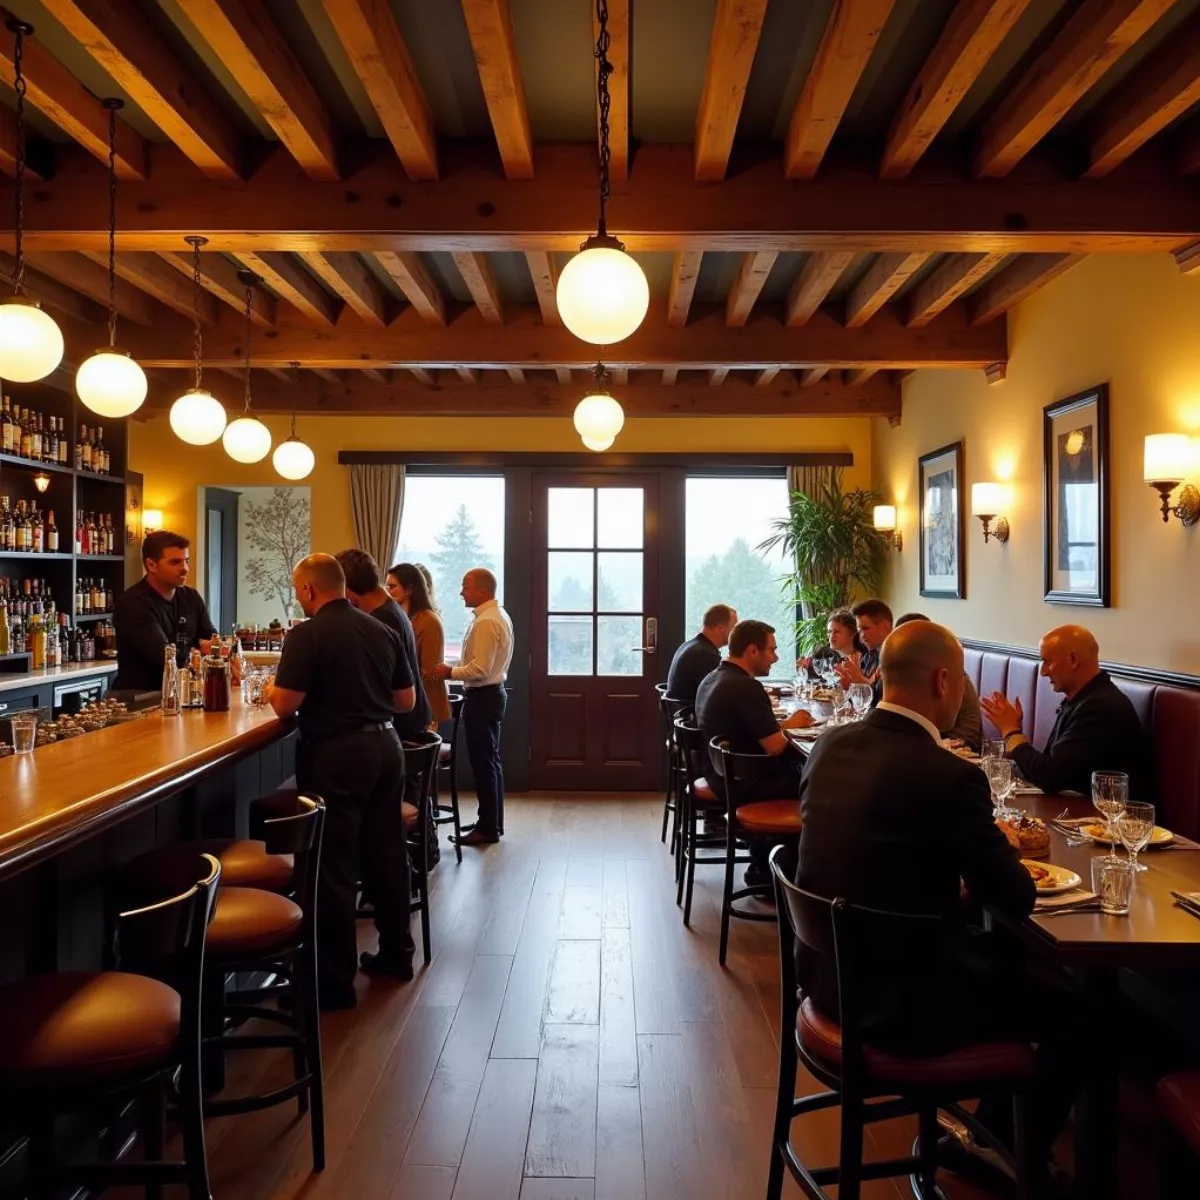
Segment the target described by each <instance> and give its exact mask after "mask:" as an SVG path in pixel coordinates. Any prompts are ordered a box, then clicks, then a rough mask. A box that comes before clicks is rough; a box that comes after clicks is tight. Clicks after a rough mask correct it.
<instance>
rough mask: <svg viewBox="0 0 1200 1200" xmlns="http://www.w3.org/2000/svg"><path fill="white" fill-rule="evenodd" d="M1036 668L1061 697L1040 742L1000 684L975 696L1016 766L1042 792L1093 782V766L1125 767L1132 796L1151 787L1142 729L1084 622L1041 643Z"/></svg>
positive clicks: (1087, 790) (1086, 790)
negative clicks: (1030, 735)
mask: <svg viewBox="0 0 1200 1200" xmlns="http://www.w3.org/2000/svg"><path fill="white" fill-rule="evenodd" d="M1038 655H1039V656H1040V658H1041V660H1042V665H1041V674H1042V675H1045V676H1046V678H1047V679H1049V680H1050V686H1051V687H1052V688H1053V689H1054V690H1055V691H1056V692H1059V693H1061V694H1062V695H1063V696H1065V697H1066V699H1065V700H1064V701H1063V702H1062V704H1060V705H1059V708H1058V715H1057V716H1056V717H1055V719H1054V728H1053V729H1051V731H1050V736H1049V737H1048V738H1047V739H1046V745H1045V747H1044V748H1043V749H1042V750H1036V749H1034V746H1033V743H1032V742H1030V740H1029V739H1028V738H1027V737H1026V736H1025V734H1024V733H1023V732H1022V720H1023V718H1024V713H1023V712H1022V710H1021V702H1020V700H1017V701H1016V702H1015V703H1012V702H1010V701H1009V700H1008V699H1007V698H1006V697H1005V696H1004V695H1002V694H1001V693H1000V692H993V693H992V694H991V695H990V696H986V697H984V698H983V699H981V700H980V706H981V707H982V708H983V711H984V712H985V713H987V715H988V716H989V717H990V718H991V720H992V723H993V724H994V725H995V726H996V728H997V729H999V730H1000V734H1001V736H1002V737H1003V738H1004V748H1005V749H1006V750H1007V751H1008V755H1009V757H1010V758H1011V759H1012V760H1013V762H1014V763H1016V764H1017V768H1018V769H1019V770H1020V772H1021V774H1022V775H1024V776H1025V778H1026V779H1028V780H1029V782H1030V783H1032V784H1033V785H1034V786H1035V787H1040V788H1041V789H1042V791H1044V792H1066V791H1071V792H1081V793H1083V795H1085V796H1087V795H1090V794H1091V790H1092V772H1093V771H1124V772H1126V774H1128V776H1129V790H1130V795H1131V796H1132V797H1133V798H1134V799H1137V798H1139V797H1140V796H1143V795H1147V794H1148V793H1149V791H1150V789H1151V787H1152V775H1153V770H1152V764H1151V759H1150V754H1149V752H1148V748H1147V745H1146V731H1145V730H1144V729H1143V728H1142V723H1141V722H1140V721H1139V720H1138V718H1137V713H1136V712H1135V711H1134V707H1133V704H1132V703H1131V702H1130V700H1129V697H1128V696H1126V695H1125V693H1124V692H1122V691H1121V689H1120V688H1118V687H1117V685H1116V684H1115V683H1113V681H1112V679H1111V678H1110V677H1109V675H1108V672H1107V671H1102V670H1101V669H1100V647H1099V645H1098V644H1097V642H1096V639H1095V637H1093V635H1092V634H1091V632H1090V631H1089V630H1087V629H1085V628H1084V627H1083V626H1082V625H1060V626H1059V627H1058V628H1057V629H1052V630H1050V632H1049V633H1048V634H1046V636H1045V637H1044V638H1042V640H1041V642H1040V643H1039V645H1038Z"/></svg>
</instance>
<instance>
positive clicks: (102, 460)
mask: <svg viewBox="0 0 1200 1200" xmlns="http://www.w3.org/2000/svg"><path fill="white" fill-rule="evenodd" d="M92 464H93V466H92V469H93V470H94V471H99V472H100V474H101V475H107V474H108V451H107V450H105V448H104V426H103V425H100V426H97V428H96V444H95V446H93V447H92Z"/></svg>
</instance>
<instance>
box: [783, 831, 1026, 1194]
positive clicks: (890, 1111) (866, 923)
mask: <svg viewBox="0 0 1200 1200" xmlns="http://www.w3.org/2000/svg"><path fill="white" fill-rule="evenodd" d="M795 863H796V856H795V852H794V850H793V849H792V848H791V847H788V846H779V847H777V848H776V849H775V850H774V851H773V852H772V854H771V872H772V875H773V877H774V883H775V895H776V903H777V904H778V906H779V909H780V911H781V912H782V913H783V914H784V917H783V918H781V921H780V926H779V933H780V937H779V966H780V975H781V980H782V985H783V1009H782V1018H781V1028H780V1038H779V1084H778V1092H777V1097H776V1104H775V1128H774V1135H773V1138H772V1144H771V1167H770V1173H769V1175H768V1182H767V1200H779V1197H780V1196H781V1195H782V1192H783V1173H784V1171H785V1170H787V1171H789V1172H790V1173H791V1175H792V1178H793V1179H795V1181H796V1182H797V1183H798V1184H799V1185H800V1187H801V1189H802V1190H803V1191H804V1194H805V1195H806V1196H808V1197H810V1198H811V1200H830V1198H829V1195H828V1193H827V1192H826V1191H825V1190H824V1188H823V1186H822V1185H825V1184H836V1185H837V1195H838V1200H858V1197H859V1194H860V1191H861V1187H862V1183H863V1181H864V1180H870V1179H888V1178H895V1177H897V1176H904V1175H907V1176H909V1182H910V1185H911V1187H912V1190H913V1194H914V1195H915V1196H917V1197H918V1200H921V1198H922V1197H924V1198H925V1200H933V1198H934V1197H938V1196H940V1195H941V1192H940V1191H938V1190H937V1183H936V1180H935V1175H936V1172H937V1142H938V1136H939V1134H940V1132H941V1131H940V1127H939V1125H938V1120H937V1114H938V1109H939V1108H941V1109H946V1110H947V1111H948V1112H950V1113H952V1114H953V1115H954V1116H955V1117H956V1118H957V1119H958V1120H959V1121H961V1122H962V1123H963V1124H964V1125H966V1126H967V1128H969V1129H970V1130H971V1132H972V1133H973V1134H974V1136H975V1137H976V1139H977V1140H979V1141H981V1142H983V1143H984V1144H986V1145H987V1146H988V1147H990V1148H991V1149H992V1150H995V1151H996V1152H997V1153H998V1154H999V1155H1000V1156H1001V1158H1002V1159H1003V1160H1004V1161H1005V1162H1006V1163H1007V1164H1008V1166H1009V1167H1010V1168H1011V1169H1012V1170H1013V1172H1014V1174H1015V1175H1016V1181H1017V1195H1018V1196H1020V1197H1024V1196H1027V1195H1028V1194H1029V1193H1028V1189H1029V1185H1030V1181H1031V1180H1032V1179H1033V1178H1034V1177H1035V1175H1036V1171H1037V1169H1038V1168H1037V1164H1035V1163H1033V1162H1031V1161H1030V1158H1029V1154H1028V1152H1027V1145H1026V1138H1025V1126H1026V1107H1027V1102H1028V1096H1029V1092H1030V1089H1031V1087H1032V1085H1033V1073H1034V1054H1033V1049H1032V1047H1031V1046H1029V1045H1028V1044H1027V1043H1025V1042H1007V1041H1006V1042H986V1043H982V1044H979V1045H972V1046H964V1047H962V1048H961V1049H959V1050H955V1051H953V1052H951V1053H949V1054H941V1055H936V1056H931V1057H927V1058H907V1057H901V1056H899V1055H895V1054H888V1053H886V1052H884V1051H881V1050H877V1049H875V1048H874V1047H872V1046H870V1045H868V1044H867V1043H866V1042H864V1040H863V1038H862V1035H861V1033H860V1028H861V1012H862V1001H863V1000H864V999H865V997H864V996H862V995H861V994H860V991H859V989H858V987H856V982H857V981H858V980H859V979H860V978H861V976H862V968H863V964H864V963H865V962H867V961H868V960H869V961H870V963H871V967H872V970H873V971H880V970H881V969H883V970H886V966H887V964H886V963H884V964H882V966H881V963H880V956H881V949H880V948H881V947H882V948H883V950H882V954H883V955H884V956H885V957H886V958H887V959H894V960H895V967H896V970H897V971H912V970H913V969H914V965H916V969H919V964H920V963H922V962H925V961H929V962H935V961H936V960H937V958H938V957H940V954H941V948H942V922H941V919H940V918H938V917H931V916H913V915H911V914H908V913H893V912H883V911H879V910H876V909H869V908H862V907H860V906H858V905H854V904H848V903H847V902H846V901H845V900H841V899H835V900H827V899H825V898H823V897H821V896H814V895H813V894H812V893H811V892H806V891H803V890H802V889H800V888H798V887H797V886H796V885H795V884H794V883H792V882H791V878H790V877H791V875H792V874H793V873H794V871H795ZM797 942H799V945H800V949H801V953H804V954H812V955H821V956H823V957H826V958H828V960H829V961H830V962H831V963H834V964H835V970H836V974H837V984H838V999H839V1019H838V1020H837V1021H834V1020H833V1019H831V1018H830V1017H827V1016H825V1014H824V1013H822V1012H821V1011H820V1010H819V1009H818V1008H817V1007H816V1006H815V1005H814V1004H813V1002H812V1000H811V999H807V998H805V999H804V1000H803V1001H801V999H800V997H799V994H798V992H797V978H796V955H795V949H796V944H797ZM868 947H870V949H869V950H868V949H867V948H868ZM798 1061H799V1062H800V1063H803V1065H804V1066H805V1068H806V1069H807V1070H808V1071H809V1072H810V1073H811V1074H812V1075H814V1076H815V1077H816V1078H817V1079H818V1080H820V1081H821V1082H822V1083H824V1084H825V1085H826V1086H827V1087H828V1088H830V1090H829V1091H826V1092H818V1093H815V1094H813V1095H810V1096H799V1097H798V1096H796V1095H795V1090H796V1066H797V1062H798ZM994 1094H999V1095H1005V1096H1008V1095H1011V1096H1012V1098H1013V1117H1014V1127H1015V1130H1016V1139H1015V1142H1016V1144H1015V1147H1014V1151H1013V1152H1010V1151H1009V1150H1008V1149H1007V1148H1006V1147H1005V1146H1004V1145H1003V1144H1001V1143H1000V1142H998V1141H997V1140H996V1139H995V1138H994V1137H992V1135H991V1133H990V1132H989V1131H988V1130H987V1129H986V1128H985V1127H984V1126H983V1125H981V1124H980V1123H979V1122H978V1121H977V1120H976V1119H975V1117H974V1116H973V1114H971V1113H969V1112H967V1110H966V1109H964V1108H963V1107H962V1106H961V1101H964V1100H974V1099H978V1098H981V1097H983V1096H991V1095H994ZM835 1107H840V1109H841V1142H840V1146H839V1155H838V1165H837V1166H830V1167H809V1166H807V1165H805V1164H804V1163H803V1162H802V1161H801V1159H800V1155H799V1154H798V1153H797V1151H796V1149H795V1147H794V1146H793V1145H792V1142H791V1125H792V1121H794V1120H795V1119H796V1118H797V1117H801V1116H805V1115H807V1114H809V1113H814V1112H818V1111H820V1110H822V1109H826V1108H835ZM913 1114H915V1115H916V1116H917V1121H918V1129H919V1134H918V1139H917V1146H916V1148H915V1149H916V1153H914V1154H913V1155H912V1156H910V1157H908V1158H897V1159H890V1160H888V1161H886V1162H871V1163H864V1162H863V1131H864V1129H865V1127H866V1126H867V1125H869V1124H872V1123H873V1122H876V1121H887V1120H892V1119H893V1118H895V1117H903V1116H911V1115H913Z"/></svg>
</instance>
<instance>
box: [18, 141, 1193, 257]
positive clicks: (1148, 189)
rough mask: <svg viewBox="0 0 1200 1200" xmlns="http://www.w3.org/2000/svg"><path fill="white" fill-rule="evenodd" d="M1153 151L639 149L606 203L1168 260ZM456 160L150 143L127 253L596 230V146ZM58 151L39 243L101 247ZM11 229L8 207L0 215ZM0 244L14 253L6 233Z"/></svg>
mask: <svg viewBox="0 0 1200 1200" xmlns="http://www.w3.org/2000/svg"><path fill="white" fill-rule="evenodd" d="M1154 149H1155V147H1154V146H1153V145H1151V146H1149V147H1147V149H1146V153H1145V154H1143V155H1139V156H1138V162H1137V164H1132V163H1131V164H1130V170H1128V171H1122V172H1120V173H1119V174H1114V175H1113V176H1112V177H1110V178H1108V179H1101V180H1083V181H1078V180H1072V179H1069V178H1067V177H1066V175H1065V174H1064V171H1063V169H1062V167H1061V166H1055V165H1054V164H1053V163H1052V162H1051V161H1050V160H1049V159H1048V158H1046V156H1045V155H1042V154H1038V155H1035V156H1034V158H1033V160H1032V161H1030V162H1026V163H1023V164H1022V167H1021V170H1020V172H1019V173H1018V174H1017V175H1015V176H1013V177H1012V178H1009V179H1003V180H981V181H976V182H974V183H971V182H967V181H965V180H963V178H962V176H961V174H960V173H959V172H958V170H957V168H956V167H955V166H954V165H953V164H951V163H950V162H949V161H948V160H946V159H945V158H944V157H943V156H941V155H940V154H937V153H931V154H927V155H926V156H925V159H924V160H923V161H922V162H920V163H918V164H917V168H916V169H915V170H914V171H913V172H912V173H911V174H910V175H909V176H908V177H907V178H905V179H899V180H894V181H880V180H872V179H871V178H870V177H869V176H866V175H864V170H866V169H869V168H868V167H867V162H868V161H869V160H864V159H863V157H862V156H861V155H857V156H856V155H855V154H854V153H852V152H850V151H846V152H843V151H842V150H840V149H839V150H838V151H837V153H836V154H835V155H834V156H833V157H832V158H831V159H830V160H829V161H827V162H826V165H825V167H824V168H823V169H822V171H821V173H820V175H818V177H817V178H816V179H814V180H811V181H809V182H807V183H805V184H804V186H803V189H798V188H797V187H796V186H795V185H794V184H788V183H786V182H785V181H784V180H782V179H781V178H780V177H779V170H780V164H779V160H778V159H776V160H768V161H766V162H763V163H758V164H755V165H753V166H748V167H747V168H746V169H745V170H739V171H738V172H737V173H736V174H735V175H733V176H732V177H731V178H729V179H727V180H726V181H725V182H723V183H721V184H719V185H714V184H697V183H696V182H695V180H694V179H693V177H692V176H693V164H692V151H691V147H672V146H642V147H641V148H639V150H638V169H637V170H636V171H635V172H634V173H633V175H632V177H631V179H630V181H629V183H628V185H626V186H625V187H624V188H622V189H620V190H619V191H618V193H617V194H616V195H615V196H614V197H613V200H612V204H611V205H610V208H609V223H610V226H611V227H612V228H613V229H616V230H619V231H620V233H621V237H622V240H623V241H624V242H625V244H626V245H627V246H628V247H629V249H630V250H631V251H634V252H637V251H643V250H670V251H689V252H698V251H703V250H710V249H711V250H714V251H737V252H744V251H750V250H778V251H801V250H803V251H812V250H856V251H868V250H877V251H879V250H910V251H916V250H923V251H927V252H944V253H953V252H956V251H962V252H966V253H989V252H1000V251H1003V252H1005V253H1013V254H1016V253H1028V252H1035V253H1096V252H1101V251H1103V252H1122V253H1129V252H1143V251H1151V250H1166V251H1173V250H1177V249H1178V248H1179V247H1180V246H1183V245H1186V244H1188V243H1189V242H1193V241H1196V240H1197V239H1200V182H1197V181H1196V180H1192V179H1181V178H1179V177H1178V175H1177V174H1176V173H1175V169H1174V164H1173V163H1169V164H1168V163H1167V162H1166V155H1165V154H1163V155H1155V154H1154V153H1153V151H1154ZM447 153H448V154H449V153H450V152H449V151H448V152H447ZM454 153H455V157H452V158H451V159H450V169H449V173H448V177H447V178H446V179H444V180H442V181H440V182H434V183H424V184H419V185H418V184H410V183H407V182H405V181H404V180H403V179H400V180H397V171H396V166H395V159H394V156H393V155H392V153H391V152H390V150H387V149H383V150H381V151H379V152H377V153H376V154H375V156H374V157H373V158H372V159H371V160H370V161H369V162H367V163H365V164H364V165H363V166H362V167H360V168H359V169H358V170H356V171H355V172H353V173H352V174H351V175H349V176H348V177H347V179H346V180H345V182H344V184H343V185H342V186H337V187H331V186H329V185H327V184H319V183H313V182H310V181H308V180H305V179H297V171H296V164H295V161H294V160H293V159H292V157H291V155H290V154H288V153H287V151H286V150H284V149H283V148H282V147H279V148H278V149H277V151H276V152H275V153H274V154H270V153H268V155H267V158H266V160H265V161H264V162H263V164H262V165H261V166H260V167H259V169H258V170H257V171H256V172H255V173H254V176H253V178H252V179H250V180H248V181H247V182H245V183H244V184H239V185H238V186H237V187H235V188H231V187H229V186H228V185H225V184H221V183H217V182H215V181H210V180H205V179H203V178H201V177H200V175H199V173H198V172H197V171H196V170H195V168H194V167H192V166H191V164H189V163H187V162H186V161H184V160H183V159H182V156H181V155H179V154H177V153H176V152H175V151H174V150H173V149H172V148H171V147H167V146H161V147H156V149H155V163H154V172H153V174H152V176H151V178H150V179H148V180H147V181H146V183H144V184H143V183H130V184H126V185H124V186H123V187H122V188H121V189H120V192H119V194H118V197H117V203H118V216H117V228H118V230H119V231H120V232H119V235H118V239H119V246H120V248H121V250H122V251H125V250H178V249H179V248H180V244H181V231H183V232H196V233H202V234H204V235H205V236H207V237H208V238H209V244H208V246H207V250H209V251H223V252H226V253H235V254H236V253H242V252H248V253H252V254H261V253H263V252H264V251H283V250H288V251H295V250H357V251H379V250H396V251H399V250H419V251H426V252H428V251H452V250H478V251H501V250H503V251H508V250H520V251H531V250H535V251H543V252H548V251H559V250H565V251H570V252H575V251H577V250H578V248H579V243H580V241H581V239H582V237H583V236H585V235H586V233H587V232H588V231H589V230H591V229H593V228H594V227H595V220H596V211H595V210H596V176H595V172H596V164H595V157H596V152H595V148H594V147H593V146H592V145H591V143H590V141H589V142H588V143H586V144H583V145H569V144H560V145H554V146H549V145H547V146H544V147H541V148H539V151H538V163H539V167H538V179H537V180H535V181H533V182H529V183H509V182H507V181H505V180H502V179H497V178H496V177H495V175H494V174H490V175H489V173H488V172H487V170H486V161H487V154H486V153H484V152H483V151H482V150H481V148H480V147H478V146H473V147H462V148H455V151H454ZM458 155H461V157H458ZM56 157H57V162H56V171H55V176H54V178H53V180H51V181H49V182H47V183H46V184H45V185H44V186H41V187H39V188H38V203H37V213H36V220H35V221H33V222H32V223H31V225H30V227H29V228H28V229H27V230H26V234H25V236H26V244H27V246H28V248H29V249H30V250H34V249H37V250H84V249H86V250H98V251H104V250H106V249H107V244H108V232H107V231H108V219H107V207H108V206H107V198H106V192H105V187H104V169H103V167H102V166H101V164H100V163H98V162H96V161H95V160H94V159H92V158H91V157H90V156H89V155H87V154H86V153H83V152H81V151H79V150H78V149H77V148H76V147H74V146H66V147H60V148H59V154H58V155H57V156H56ZM1135 165H1136V170H1134V169H1133V168H1134V166H1135ZM872 173H873V172H872ZM1148 195H1153V197H1154V203H1153V204H1148V203H1146V197H1147V196H1148ZM5 228H11V214H10V213H9V212H7V211H5V210H4V209H3V206H0V230H3V229H5ZM0 242H7V244H8V246H9V247H11V236H8V237H7V238H5V237H4V236H3V235H0Z"/></svg>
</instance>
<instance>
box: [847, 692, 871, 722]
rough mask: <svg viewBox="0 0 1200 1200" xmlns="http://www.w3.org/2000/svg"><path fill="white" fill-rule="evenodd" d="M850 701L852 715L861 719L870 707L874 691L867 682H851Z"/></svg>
mask: <svg viewBox="0 0 1200 1200" xmlns="http://www.w3.org/2000/svg"><path fill="white" fill-rule="evenodd" d="M848 694H849V696H850V703H851V704H852V705H853V706H854V715H855V716H856V717H857V718H858V719H859V720H860V721H861V720H862V719H863V717H865V716H866V715H867V710H868V709H869V708H870V707H871V700H872V698H873V697H874V692H873V691H872V690H871V685H870V684H869V683H852V684H851V685H850V689H849V693H848Z"/></svg>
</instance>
